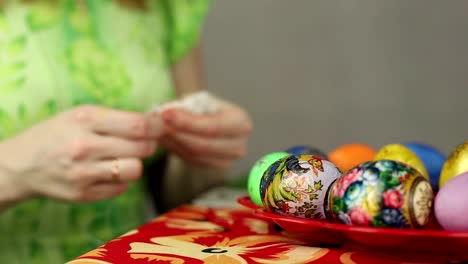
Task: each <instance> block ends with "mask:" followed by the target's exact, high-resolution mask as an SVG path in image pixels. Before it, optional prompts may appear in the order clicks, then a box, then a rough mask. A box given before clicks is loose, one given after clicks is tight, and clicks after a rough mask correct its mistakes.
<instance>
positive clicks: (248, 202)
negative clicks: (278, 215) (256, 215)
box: [237, 196, 262, 210]
mask: <svg viewBox="0 0 468 264" xmlns="http://www.w3.org/2000/svg"><path fill="white" fill-rule="evenodd" d="M237 202H238V203H239V204H241V205H243V206H245V207H247V208H250V209H254V210H257V209H261V208H262V207H261V206H258V205H256V204H254V203H253V202H252V200H251V199H250V197H249V196H242V197H239V198H238V199H237Z"/></svg>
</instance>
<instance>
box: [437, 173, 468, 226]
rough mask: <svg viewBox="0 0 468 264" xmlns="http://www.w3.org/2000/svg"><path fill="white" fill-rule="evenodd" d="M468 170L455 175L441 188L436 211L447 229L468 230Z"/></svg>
mask: <svg viewBox="0 0 468 264" xmlns="http://www.w3.org/2000/svg"><path fill="white" fill-rule="evenodd" d="M467 190H468V172H464V173H462V174H460V175H457V176H456V177H453V178H452V179H450V180H449V181H447V183H446V184H445V185H444V186H443V187H442V188H441V189H440V190H439V192H438V193H437V196H436V198H435V201H434V213H435V217H436V219H437V221H438V222H439V224H440V225H441V226H442V227H443V228H444V229H446V230H452V231H468V195H467Z"/></svg>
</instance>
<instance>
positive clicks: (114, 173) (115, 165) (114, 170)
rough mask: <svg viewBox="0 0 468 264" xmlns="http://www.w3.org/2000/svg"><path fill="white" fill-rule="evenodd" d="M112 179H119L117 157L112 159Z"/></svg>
mask: <svg viewBox="0 0 468 264" xmlns="http://www.w3.org/2000/svg"><path fill="white" fill-rule="evenodd" d="M112 181H114V182H119V181H120V168H119V159H114V161H113V162H112Z"/></svg>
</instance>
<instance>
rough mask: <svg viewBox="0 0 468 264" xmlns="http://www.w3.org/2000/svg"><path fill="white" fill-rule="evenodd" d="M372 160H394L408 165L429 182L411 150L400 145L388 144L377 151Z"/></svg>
mask: <svg viewBox="0 0 468 264" xmlns="http://www.w3.org/2000/svg"><path fill="white" fill-rule="evenodd" d="M374 160H395V161H400V162H403V163H406V164H408V165H409V166H411V167H413V168H415V169H416V170H418V171H419V172H420V173H421V175H422V176H424V177H425V178H426V179H427V180H429V175H428V174H427V170H426V167H425V166H424V163H423V162H422V161H421V160H420V159H419V158H418V156H417V155H416V154H415V153H414V152H413V151H411V149H409V148H407V147H405V146H403V145H402V144H388V145H385V146H383V147H382V148H380V149H379V151H378V152H377V154H376V155H375V158H374Z"/></svg>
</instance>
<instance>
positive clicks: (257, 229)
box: [243, 218, 270, 234]
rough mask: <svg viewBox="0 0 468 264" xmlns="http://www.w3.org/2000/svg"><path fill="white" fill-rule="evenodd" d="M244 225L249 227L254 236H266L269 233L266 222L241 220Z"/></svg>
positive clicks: (252, 219)
mask: <svg viewBox="0 0 468 264" xmlns="http://www.w3.org/2000/svg"><path fill="white" fill-rule="evenodd" d="M243 221H244V224H245V225H246V226H248V227H249V229H250V231H252V232H254V233H256V234H268V232H269V231H270V229H269V225H268V223H267V222H265V221H263V220H259V219H255V218H245V219H243Z"/></svg>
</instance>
